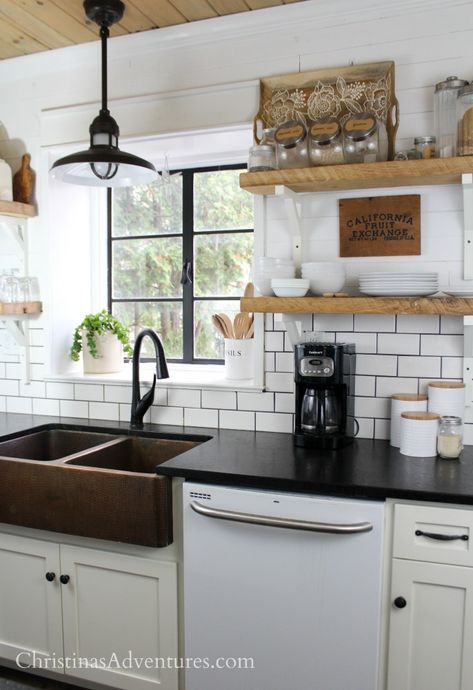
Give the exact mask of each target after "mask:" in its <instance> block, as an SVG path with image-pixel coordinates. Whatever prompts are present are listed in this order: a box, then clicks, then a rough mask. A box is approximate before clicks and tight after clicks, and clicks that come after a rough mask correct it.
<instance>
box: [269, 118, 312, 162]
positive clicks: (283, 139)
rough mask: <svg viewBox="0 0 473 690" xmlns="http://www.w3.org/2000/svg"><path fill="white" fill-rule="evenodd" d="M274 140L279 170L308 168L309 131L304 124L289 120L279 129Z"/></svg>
mask: <svg viewBox="0 0 473 690" xmlns="http://www.w3.org/2000/svg"><path fill="white" fill-rule="evenodd" d="M274 139H275V141H276V162H277V166H278V168H280V169H284V168H307V167H308V165H309V152H308V148H307V130H306V128H305V126H304V125H303V124H301V123H300V122H297V121H296V120H288V122H285V123H284V124H282V125H280V127H278V128H277V130H276V133H275V135H274Z"/></svg>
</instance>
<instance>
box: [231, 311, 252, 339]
mask: <svg viewBox="0 0 473 690" xmlns="http://www.w3.org/2000/svg"><path fill="white" fill-rule="evenodd" d="M250 326H251V318H250V315H249V314H247V313H245V312H240V313H239V314H237V315H236V316H235V318H234V320H233V330H234V333H235V338H238V340H240V339H242V338H247V337H248V336H247V333H248V331H249V329H250Z"/></svg>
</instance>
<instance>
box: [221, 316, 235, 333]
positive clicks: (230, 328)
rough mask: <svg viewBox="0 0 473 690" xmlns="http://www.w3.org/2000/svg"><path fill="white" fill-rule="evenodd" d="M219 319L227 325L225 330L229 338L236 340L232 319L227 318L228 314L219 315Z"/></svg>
mask: <svg viewBox="0 0 473 690" xmlns="http://www.w3.org/2000/svg"><path fill="white" fill-rule="evenodd" d="M217 316H218V318H219V319H220V320H221V321H222V322H223V324H224V325H225V330H226V332H227V336H226V337H227V338H232V339H233V338H234V337H235V333H234V332H233V324H232V322H231V320H230V317H229V316H227V314H217Z"/></svg>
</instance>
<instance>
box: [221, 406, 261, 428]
mask: <svg viewBox="0 0 473 690" xmlns="http://www.w3.org/2000/svg"><path fill="white" fill-rule="evenodd" d="M219 415H220V416H219V422H220V423H219V426H220V427H221V428H222V429H242V430H246V431H254V430H255V412H243V411H240V410H239V411H237V412H234V411H233V410H220V413H219Z"/></svg>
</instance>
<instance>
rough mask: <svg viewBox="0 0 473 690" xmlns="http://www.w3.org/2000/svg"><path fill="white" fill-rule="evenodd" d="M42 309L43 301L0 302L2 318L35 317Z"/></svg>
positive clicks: (0, 315)
mask: <svg viewBox="0 0 473 690" xmlns="http://www.w3.org/2000/svg"><path fill="white" fill-rule="evenodd" d="M42 311H43V303H42V302H0V319H16V320H19V319H28V318H34V317H35V316H39V315H40V314H41V313H42Z"/></svg>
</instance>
